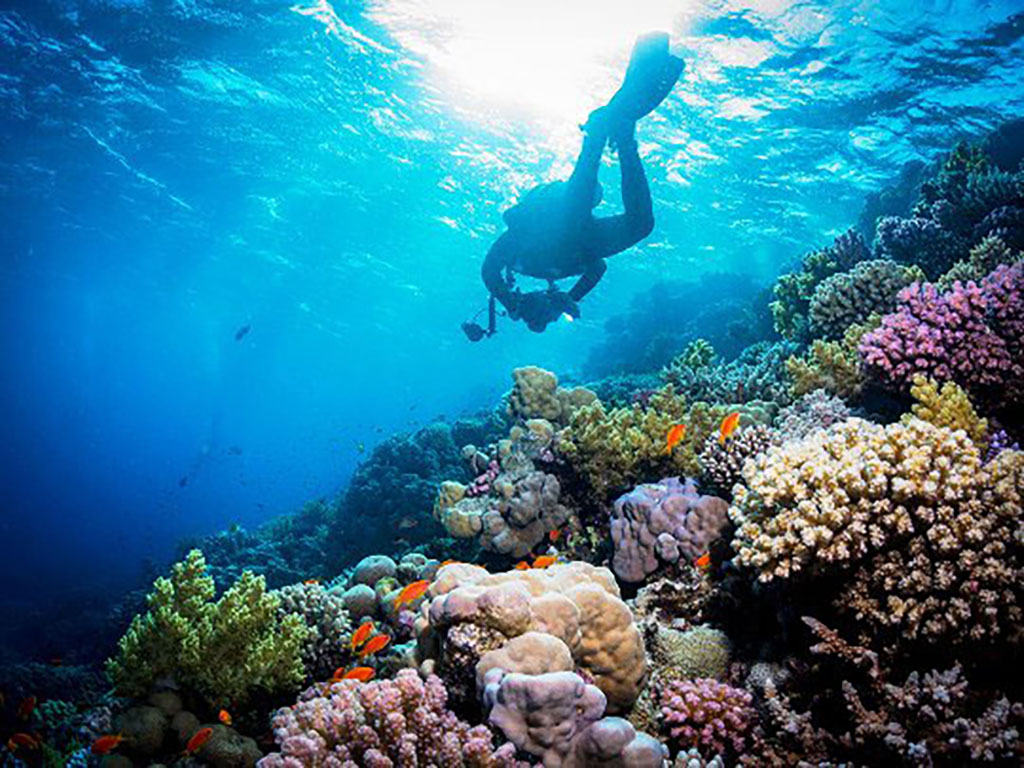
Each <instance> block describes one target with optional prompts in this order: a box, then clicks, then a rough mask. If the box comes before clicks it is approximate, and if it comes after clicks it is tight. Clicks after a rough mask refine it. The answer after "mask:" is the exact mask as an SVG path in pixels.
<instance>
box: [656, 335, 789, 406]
mask: <svg viewBox="0 0 1024 768" xmlns="http://www.w3.org/2000/svg"><path fill="white" fill-rule="evenodd" d="M795 351H796V346H795V345H794V344H792V343H790V342H775V343H770V342H767V341H762V342H757V343H756V344H752V345H750V346H749V347H747V348H746V349H744V350H743V351H742V352H741V353H740V354H739V356H737V358H736V359H735V360H732V361H730V362H728V363H721V362H716V361H709V362H708V363H706V364H702V365H693V364H692V360H691V359H690V357H689V356H688V355H690V354H691V353H688V352H684V353H683V354H682V355H680V356H679V357H677V358H676V359H674V360H673V361H672V362H671V363H669V365H668V366H666V367H665V368H664V369H662V372H661V377H662V379H664V380H665V381H666V382H667V383H669V384H671V385H672V387H673V390H674V391H675V392H677V393H678V394H680V395H682V396H683V397H685V398H686V399H687V400H690V401H705V402H709V403H748V402H753V401H761V402H768V403H772V404H775V405H779V404H785V403H787V402H789V399H790V390H789V386H788V382H787V381H786V376H785V364H786V360H787V358H789V357H790V356H791V355H792V354H793V352H795Z"/></svg>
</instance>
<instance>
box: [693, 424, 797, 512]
mask: <svg viewBox="0 0 1024 768" xmlns="http://www.w3.org/2000/svg"><path fill="white" fill-rule="evenodd" d="M779 441H780V436H779V433H778V431H777V430H775V429H772V428H771V427H767V426H765V425H764V424H752V425H750V426H748V427H743V428H741V429H738V430H737V431H736V432H735V433H734V434H733V436H732V437H731V438H730V439H729V440H726V441H724V442H723V441H722V440H720V439H719V437H718V435H708V437H707V438H706V439H705V440H704V447H703V448H702V449H701V451H700V454H698V456H697V459H698V461H700V470H701V475H700V478H701V483H702V485H703V487H704V488H705V489H707V490H708V491H710V492H711V493H714V494H717V495H719V496H723V497H726V498H729V497H731V496H732V487H733V486H734V485H735V484H736V483H737V482H739V480H740V477H741V472H742V471H743V465H744V463H745V462H746V461H747V459H751V458H753V457H754V456H757V455H758V454H759V453H763V452H764V451H765V450H767V448H768V446H769V445H773V444H775V443H778V442H779Z"/></svg>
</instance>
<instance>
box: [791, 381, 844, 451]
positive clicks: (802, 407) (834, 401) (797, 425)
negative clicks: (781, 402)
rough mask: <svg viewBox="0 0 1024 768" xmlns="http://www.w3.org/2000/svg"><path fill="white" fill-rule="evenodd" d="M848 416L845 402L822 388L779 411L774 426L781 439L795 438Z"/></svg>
mask: <svg viewBox="0 0 1024 768" xmlns="http://www.w3.org/2000/svg"><path fill="white" fill-rule="evenodd" d="M849 416H850V409H849V408H847V407H846V403H844V402H843V401H842V400H840V399H839V398H838V397H833V396H831V395H829V394H828V393H827V392H826V391H825V390H823V389H816V390H814V391H813V392H808V393H807V394H806V395H804V396H803V397H801V398H800V399H799V400H797V401H796V402H795V403H793V404H792V405H790V406H787V407H786V408H783V409H782V410H781V411H779V415H778V417H777V418H776V420H775V426H776V429H777V430H778V432H779V434H780V435H781V438H782V440H796V439H799V438H801V437H806V436H807V435H809V434H810V433H811V432H813V431H814V430H816V429H827V428H828V427H831V426H832V425H833V424H837V423H839V422H840V421H846V419H848V418H849ZM779 442H781V440H780V441H779Z"/></svg>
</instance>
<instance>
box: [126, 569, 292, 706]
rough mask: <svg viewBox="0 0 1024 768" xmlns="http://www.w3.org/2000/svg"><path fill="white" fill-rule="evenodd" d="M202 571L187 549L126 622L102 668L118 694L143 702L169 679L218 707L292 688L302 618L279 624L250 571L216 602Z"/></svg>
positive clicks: (274, 603) (272, 601) (274, 600)
mask: <svg viewBox="0 0 1024 768" xmlns="http://www.w3.org/2000/svg"><path fill="white" fill-rule="evenodd" d="M205 571H206V562H205V561H204V559H203V555H202V553H201V552H200V551H199V550H192V551H191V552H190V553H189V554H188V557H187V558H186V559H185V560H184V561H183V562H181V563H177V564H176V565H175V566H174V568H173V569H172V572H171V577H170V578H163V577H161V578H159V579H157V580H156V582H155V583H154V585H153V592H152V594H150V596H149V599H148V602H149V610H148V611H147V612H146V613H145V614H142V615H139V616H137V617H136V618H135V619H134V620H133V621H132V624H131V626H130V627H129V629H128V632H127V633H126V634H125V636H124V637H123V638H121V641H120V642H119V643H118V653H117V655H116V656H115V657H114V658H112V659H111V660H110V661H109V662H108V663H107V671H108V673H109V674H110V677H111V679H112V680H113V681H114V684H115V686H116V687H117V689H118V691H119V692H121V693H122V694H126V695H141V694H144V693H145V692H146V691H148V690H149V689H150V687H151V686H152V685H153V683H154V682H155V681H156V680H157V679H158V678H161V677H165V676H173V677H174V678H175V679H176V680H177V681H178V682H179V683H180V684H182V685H186V686H189V687H190V688H192V689H193V690H195V691H196V692H197V693H199V694H201V695H203V696H204V697H206V699H207V700H208V701H209V702H210V703H211V705H212V706H223V705H224V704H225V703H227V702H229V701H236V702H238V701H244V700H245V698H246V697H247V696H249V695H250V694H251V693H252V692H254V691H255V690H266V691H287V690H290V689H294V688H297V687H298V685H299V683H301V681H302V678H303V674H304V669H303V664H302V651H303V644H304V643H305V641H306V638H307V637H308V635H309V629H308V628H307V627H306V625H305V623H304V622H303V619H302V617H301V616H299V615H296V614H286V615H284V616H283V617H279V616H278V613H277V609H278V607H279V605H280V599H279V598H278V597H276V596H275V595H273V594H271V593H268V592H267V591H266V584H265V582H264V580H263V578H262V577H261V576H255V575H253V574H252V573H248V572H246V573H243V574H242V576H241V578H240V579H239V580H238V581H237V582H235V584H234V585H233V586H231V587H230V588H229V589H228V590H227V591H226V592H224V594H223V595H221V597H220V598H219V599H217V600H214V596H215V591H216V590H215V587H214V583H213V579H212V578H211V577H210V576H207V575H206V573H205Z"/></svg>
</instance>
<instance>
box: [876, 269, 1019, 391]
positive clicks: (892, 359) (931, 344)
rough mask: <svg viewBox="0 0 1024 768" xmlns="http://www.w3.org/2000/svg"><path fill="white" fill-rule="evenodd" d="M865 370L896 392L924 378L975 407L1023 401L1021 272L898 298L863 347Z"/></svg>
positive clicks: (921, 288)
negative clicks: (956, 388) (952, 389)
mask: <svg viewBox="0 0 1024 768" xmlns="http://www.w3.org/2000/svg"><path fill="white" fill-rule="evenodd" d="M860 353H861V356H862V358H863V360H864V363H865V365H866V366H867V368H868V370H869V371H870V372H871V373H872V374H873V375H874V376H876V377H877V378H879V379H880V380H882V381H884V382H886V383H887V384H889V385H891V386H893V387H897V388H900V389H907V388H909V386H910V384H911V382H912V381H913V378H914V376H916V375H918V374H923V375H925V376H928V377H930V378H932V379H934V380H935V381H936V382H939V383H943V382H946V381H953V382H955V383H957V384H959V385H960V386H961V387H963V388H964V389H965V390H966V391H967V392H968V393H969V394H970V395H971V396H972V397H974V398H977V400H978V402H984V403H988V404H993V405H1002V404H1005V403H1008V401H1013V400H1018V399H1019V398H1020V397H1021V395H1022V394H1024V264H1022V263H1021V262H1018V263H1017V264H1015V265H1013V266H1000V267H998V268H997V269H996V270H995V271H994V272H992V273H991V274H990V275H988V276H987V277H986V278H985V279H984V280H982V281H981V282H980V283H973V282H968V283H966V284H964V283H954V285H953V287H952V288H951V289H950V290H949V291H947V292H946V293H940V292H939V290H938V288H936V287H935V286H934V285H932V284H930V283H925V284H923V285H922V284H918V283H915V284H914V285H912V286H910V287H909V288H906V289H905V290H904V291H902V292H901V293H900V297H899V305H898V307H897V309H896V311H895V312H894V313H893V314H890V315H886V316H885V317H884V318H882V323H881V325H880V326H879V327H878V328H877V329H875V330H874V331H870V332H869V333H867V334H866V335H865V336H864V338H863V339H861V342H860Z"/></svg>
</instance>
